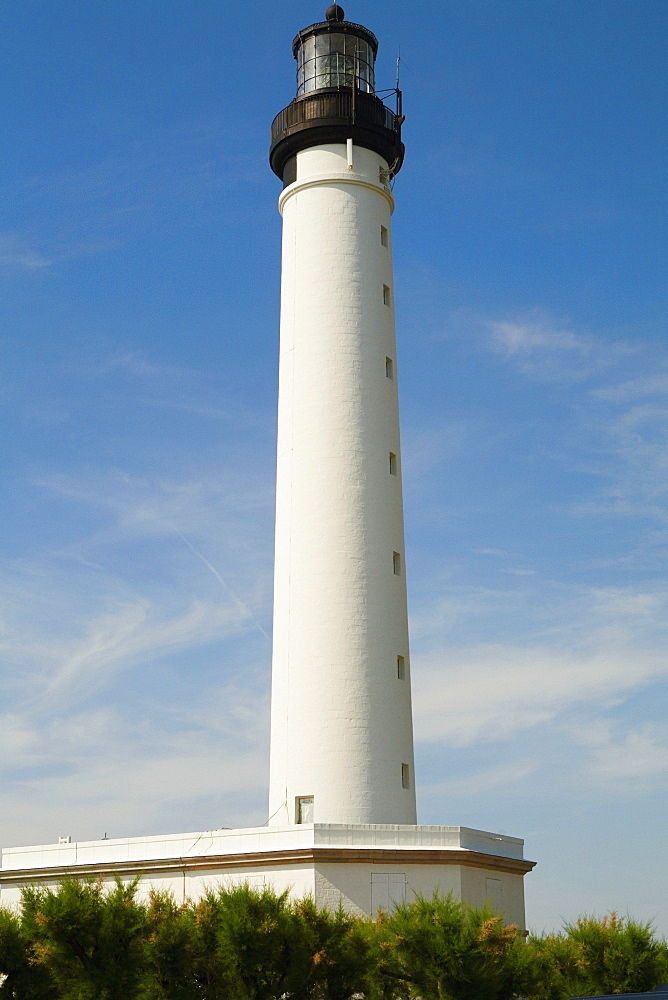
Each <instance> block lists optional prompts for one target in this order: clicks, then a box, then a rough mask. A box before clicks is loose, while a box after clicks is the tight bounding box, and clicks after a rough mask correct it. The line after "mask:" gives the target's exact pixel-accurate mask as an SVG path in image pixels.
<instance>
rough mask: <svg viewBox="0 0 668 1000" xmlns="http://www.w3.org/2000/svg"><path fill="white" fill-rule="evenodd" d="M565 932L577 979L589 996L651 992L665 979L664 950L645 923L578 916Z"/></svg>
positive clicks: (615, 918)
mask: <svg viewBox="0 0 668 1000" xmlns="http://www.w3.org/2000/svg"><path fill="white" fill-rule="evenodd" d="M565 931H566V937H567V939H568V941H569V942H570V943H571V944H572V946H573V948H574V951H575V965H576V969H577V973H578V976H579V978H580V979H581V982H582V985H583V986H584V987H585V988H586V991H587V993H589V994H591V995H593V994H605V993H633V992H640V991H644V990H651V989H653V988H654V987H655V986H656V985H657V983H660V982H662V981H663V980H665V978H666V974H667V973H668V965H667V964H666V948H665V945H663V946H662V943H661V942H659V941H657V940H656V938H655V937H654V933H653V930H652V925H651V924H649V923H647V924H641V923H638V922H637V921H635V920H631V919H630V918H628V917H627V918H626V919H625V918H623V917H618V916H617V914H616V913H610V914H609V915H608V916H606V917H603V919H601V920H597V919H596V917H589V916H587V917H581V918H580V919H579V920H577V921H576V922H575V923H574V924H567V925H566V927H565ZM581 995H583V994H581Z"/></svg>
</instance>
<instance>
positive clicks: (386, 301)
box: [383, 285, 390, 306]
mask: <svg viewBox="0 0 668 1000" xmlns="http://www.w3.org/2000/svg"><path fill="white" fill-rule="evenodd" d="M389 304H390V286H389V285H383V305H386V306H389Z"/></svg>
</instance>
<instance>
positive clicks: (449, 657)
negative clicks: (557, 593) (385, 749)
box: [413, 643, 668, 746]
mask: <svg viewBox="0 0 668 1000" xmlns="http://www.w3.org/2000/svg"><path fill="white" fill-rule="evenodd" d="M666 676H668V662H667V660H666V657H665V656H664V655H662V654H661V653H659V652H657V651H643V650H641V649H637V648H625V649H624V648H622V649H620V648H619V647H618V645H617V643H614V644H611V645H610V646H603V647H602V648H600V649H597V650H595V651H591V652H582V651H577V650H558V649H554V648H550V647H549V646H546V645H543V646H533V647H531V648H522V647H518V646H514V645H509V644H494V645H486V646H476V647H474V648H470V649H459V650H447V651H446V650H443V651H442V652H435V653H432V654H431V655H430V656H429V657H419V660H418V662H417V663H416V668H415V670H414V672H413V683H414V711H415V718H416V733H417V735H418V739H419V740H420V741H421V742H443V743H445V744H450V745H452V746H470V745H472V744H474V743H476V742H480V741H494V740H504V739H508V738H510V737H512V736H514V735H515V734H516V733H518V732H520V731H523V730H527V729H531V728H534V727H536V726H542V725H545V724H547V723H552V722H554V721H555V720H556V719H557V718H558V717H559V716H560V715H562V714H563V713H564V712H566V711H567V710H570V709H571V708H573V707H574V706H576V705H582V704H595V705H597V706H600V705H601V704H602V703H604V702H606V701H608V700H609V699H612V698H617V697H620V696H626V695H628V694H629V693H630V692H631V691H633V690H635V689H637V688H639V687H641V686H643V685H645V684H647V683H649V682H650V681H651V680H654V679H656V678H658V677H666Z"/></svg>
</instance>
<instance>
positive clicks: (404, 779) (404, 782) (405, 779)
mask: <svg viewBox="0 0 668 1000" xmlns="http://www.w3.org/2000/svg"><path fill="white" fill-rule="evenodd" d="M401 787H402V788H410V787H411V786H410V772H409V770H408V764H402V765H401Z"/></svg>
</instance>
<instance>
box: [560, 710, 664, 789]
mask: <svg viewBox="0 0 668 1000" xmlns="http://www.w3.org/2000/svg"><path fill="white" fill-rule="evenodd" d="M573 738H574V739H575V740H576V741H577V742H579V743H581V744H583V745H585V746H587V747H590V748H591V757H590V759H589V761H588V762H587V765H586V768H585V770H586V772H587V773H588V774H589V775H590V776H591V777H593V778H596V779H602V780H605V781H610V782H625V783H628V782H631V783H634V784H635V783H638V782H640V783H641V784H644V783H645V782H646V781H647V780H650V779H652V778H655V777H656V776H658V775H662V774H668V728H666V727H665V726H662V727H660V726H657V725H653V724H649V723H648V724H646V725H643V726H640V727H639V728H637V729H630V730H628V731H627V732H624V733H623V735H622V736H621V737H619V738H615V735H614V734H613V731H612V726H611V724H610V723H609V722H607V721H600V722H599V723H598V724H597V725H592V726H590V727H587V730H586V731H584V732H582V731H579V732H574V733H573Z"/></svg>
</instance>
